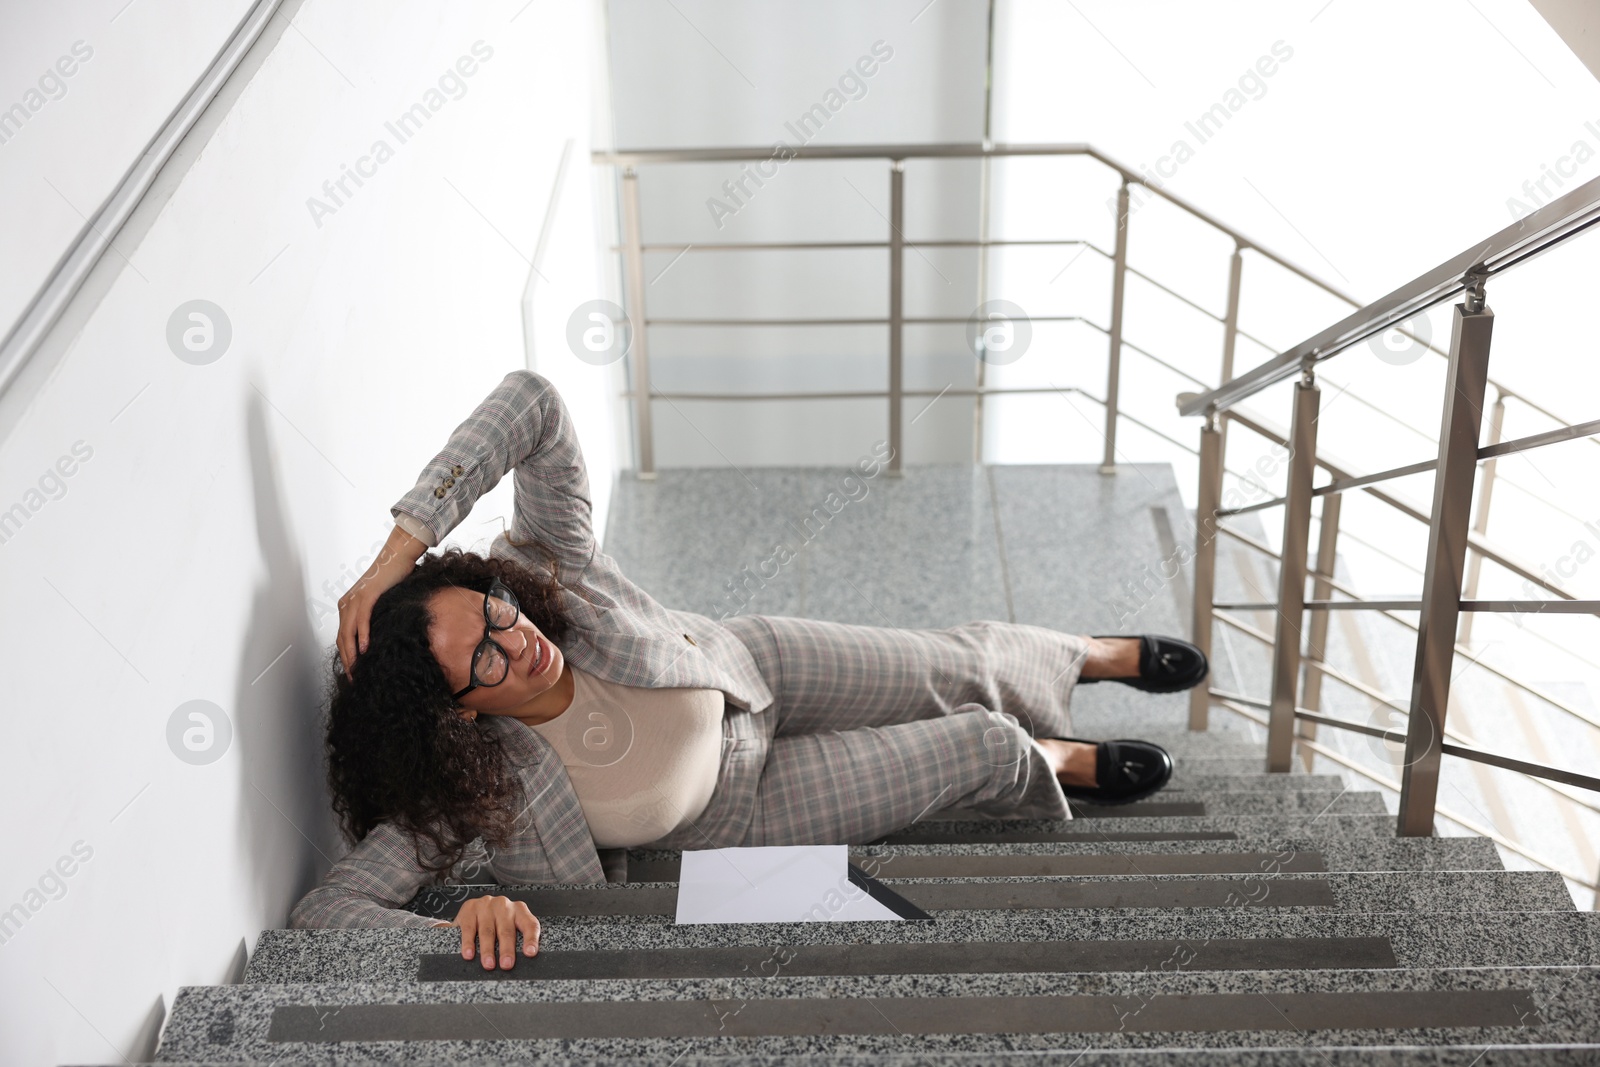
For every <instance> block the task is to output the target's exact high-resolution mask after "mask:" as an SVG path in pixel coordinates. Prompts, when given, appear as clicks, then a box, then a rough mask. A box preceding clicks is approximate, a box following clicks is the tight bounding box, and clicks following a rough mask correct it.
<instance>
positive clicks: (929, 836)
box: [867, 823, 1239, 845]
mask: <svg viewBox="0 0 1600 1067" xmlns="http://www.w3.org/2000/svg"><path fill="white" fill-rule="evenodd" d="M959 825H961V824H951V823H945V824H944V825H943V826H927V827H918V828H917V829H915V830H913V831H902V832H900V833H894V834H889V835H888V836H887V837H880V838H878V839H877V840H876V841H869V842H867V843H868V844H871V845H996V844H1005V843H1007V842H1011V841H1016V842H1027V841H1035V842H1062V843H1064V844H1071V843H1073V842H1085V843H1088V844H1101V843H1104V844H1115V843H1117V842H1131V841H1237V840H1239V835H1238V834H1236V833H1233V832H1232V831H1213V830H1189V831H1185V830H1174V831H1172V832H1170V833H1167V832H1163V831H1160V830H1142V831H1136V832H1133V833H1124V832H1121V831H1118V830H1106V831H1103V832H1102V831H1099V830H1033V829H1026V830H1024V829H1018V830H1005V829H996V830H994V831H993V832H988V833H984V832H973V831H971V830H962V829H954V828H952V829H945V828H944V827H945V826H950V827H954V826H959Z"/></svg>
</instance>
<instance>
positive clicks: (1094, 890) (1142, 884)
mask: <svg viewBox="0 0 1600 1067" xmlns="http://www.w3.org/2000/svg"><path fill="white" fill-rule="evenodd" d="M893 888H894V890H895V892H897V893H899V894H900V895H901V896H903V897H905V899H906V900H908V901H910V902H911V903H912V904H915V905H916V906H917V907H919V908H922V909H923V910H925V911H930V912H936V911H957V910H959V911H995V910H1010V909H1019V910H1027V909H1038V908H1233V907H1262V908H1335V907H1338V906H1339V901H1338V899H1337V898H1336V897H1335V896H1334V894H1333V886H1332V885H1330V884H1329V883H1328V881H1327V880H1326V879H1322V878H1282V879H1272V880H1270V881H1269V880H1267V879H1264V878H1245V879H1241V878H1226V879H1224V878H1195V879H1183V880H1162V881H1137V880H1122V879H1119V880H1116V881H1106V882H1059V881H1053V880H1052V881H1048V882H1005V881H984V882H897V883H895V885H894V887H893ZM500 895H502V896H507V897H510V898H511V899H512V900H520V901H522V902H523V903H525V904H527V905H528V909H529V910H530V911H532V912H533V913H534V914H535V915H537V916H539V917H540V918H558V917H562V916H574V915H616V916H622V915H675V914H677V910H678V887H677V885H676V884H672V883H667V884H664V885H663V886H662V887H660V888H656V887H652V886H642V887H639V888H630V887H615V888H612V887H601V888H594V889H534V888H525V887H501V894H500ZM460 906H461V898H460V896H459V895H457V894H451V893H426V894H423V895H421V896H419V897H418V899H417V902H416V906H415V909H414V910H416V911H417V912H418V913H419V914H422V915H428V916H433V917H439V918H450V917H453V916H454V915H455V913H456V911H457V910H458V909H459V908H460ZM804 918H805V917H804V916H802V915H797V916H795V921H796V922H801V921H803V920H804Z"/></svg>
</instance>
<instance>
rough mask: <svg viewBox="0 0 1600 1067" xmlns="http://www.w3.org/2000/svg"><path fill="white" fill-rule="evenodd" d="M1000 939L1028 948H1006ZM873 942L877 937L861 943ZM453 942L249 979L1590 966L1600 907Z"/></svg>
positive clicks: (290, 956) (292, 958)
mask: <svg viewBox="0 0 1600 1067" xmlns="http://www.w3.org/2000/svg"><path fill="white" fill-rule="evenodd" d="M1363 939H1365V940H1363ZM995 945H1001V946H1020V947H1018V948H1012V949H1006V950H1004V951H1002V950H1000V949H993V948H992V946H995ZM870 946H879V947H880V948H881V950H882V951H879V950H878V949H873V950H872V951H867V949H868V947H870ZM919 946H921V947H926V946H935V948H933V949H930V950H929V951H928V952H927V953H923V954H919V952H918V951H913V950H914V949H917V948H918V947H919ZM951 946H956V947H955V948H952V947H951ZM459 947H460V934H459V933H458V932H457V931H455V930H267V931H263V933H262V935H261V938H260V940H258V941H257V943H256V947H255V953H254V955H253V956H252V957H251V959H250V962H249V965H248V967H247V968H246V971H245V975H244V981H245V982H249V983H288V982H391V983H393V982H399V983H404V982H413V981H420V980H425V979H426V980H442V979H445V978H449V979H452V980H455V979H470V980H478V979H485V980H488V979H495V980H499V979H505V978H507V977H508V976H509V978H510V979H513V980H534V979H538V980H551V979H554V978H571V977H579V976H582V977H590V978H623V977H631V978H718V977H723V978H739V977H748V976H750V975H752V974H753V975H756V976H762V975H772V974H774V973H783V974H789V975H796V974H812V975H815V974H841V975H842V974H887V973H917V974H943V973H949V974H971V973H982V972H993V971H996V970H1010V971H1017V972H1024V971H1046V970H1048V971H1059V972H1062V973H1070V972H1104V971H1141V970H1150V969H1156V970H1160V969H1163V968H1162V967H1161V964H1162V963H1163V962H1166V963H1167V966H1166V968H1165V969H1168V970H1170V969H1174V968H1179V965H1180V964H1181V969H1182V970H1184V971H1187V972H1195V971H1204V970H1238V969H1247V970H1256V969H1262V968H1264V967H1267V966H1268V964H1267V963H1266V962H1264V961H1265V960H1266V959H1271V960H1272V962H1271V964H1270V967H1271V969H1280V970H1293V969H1302V970H1311V969H1322V968H1329V967H1338V966H1360V967H1378V966H1384V967H1388V966H1396V967H1411V968H1415V967H1449V966H1457V967H1521V966H1540V965H1543V966H1555V965H1585V964H1588V965H1594V964H1600V914H1596V913H1594V912H1578V911H1553V912H1504V913H1500V914H1495V915H1485V914H1484V913H1482V912H1450V913H1438V912H1424V913H1418V912H1380V913H1360V912H1358V913H1349V912H1345V913H1326V912H1298V911H1297V912H1278V913H1265V912H1262V911H1260V910H1252V911H1248V912H1242V911H1229V912H1225V913H1219V912H1215V911H1206V912H1170V913H1161V914H1152V913H1144V914H1140V915H1127V914H1116V913H1112V914H1098V915H1082V914H1070V913H1062V912H1052V913H1046V914H1032V915H1028V916H1026V917H1025V918H1023V919H1021V920H1020V921H1019V919H1018V917H1017V916H1015V915H1004V914H1001V915H996V914H992V913H988V914H986V913H973V914H967V915H951V916H940V917H939V920H938V921H937V922H934V923H912V922H907V923H874V922H867V923H821V922H812V923H748V924H738V925H732V926H720V925H689V926H679V925H676V924H674V923H670V922H666V923H650V924H634V925H629V926H626V927H617V926H610V925H602V924H584V925H571V924H568V925H561V926H552V927H550V928H549V929H547V930H545V931H544V932H543V934H542V935H541V939H540V954H539V955H538V956H537V957H535V958H533V959H531V960H529V959H526V958H523V959H518V961H517V964H516V966H515V967H514V968H512V970H511V971H509V972H506V971H499V970H495V971H484V970H483V967H482V965H481V964H479V963H477V962H476V961H463V960H462V959H461V957H460V952H459ZM1008 952H1009V953H1010V954H1009V955H1007V954H1006V953H1008ZM1383 953H1387V954H1388V955H1387V957H1386V958H1385V957H1383V956H1382V955H1381V954H1383ZM425 956H426V957H429V960H428V963H427V967H428V970H426V971H424V970H422V969H421V968H422V966H423V963H422V958H423V957H425ZM774 958H775V959H777V960H779V961H781V966H778V965H776V964H775V963H774V962H771V960H772V959H774ZM1363 958H1364V959H1365V961H1366V962H1354V961H1357V960H1361V959H1363ZM1169 959H1171V960H1173V961H1174V962H1167V961H1168V960H1169ZM1374 959H1383V960H1385V961H1384V962H1373V961H1374ZM1252 960H1255V961H1256V962H1254V963H1252ZM763 964H765V966H763Z"/></svg>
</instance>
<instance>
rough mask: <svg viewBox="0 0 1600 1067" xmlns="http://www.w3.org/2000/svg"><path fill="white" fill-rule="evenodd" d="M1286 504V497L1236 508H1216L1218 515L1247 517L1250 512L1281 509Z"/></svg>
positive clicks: (1276, 497)
mask: <svg viewBox="0 0 1600 1067" xmlns="http://www.w3.org/2000/svg"><path fill="white" fill-rule="evenodd" d="M1286 503H1288V499H1287V498H1286V497H1281V496H1275V497H1273V498H1272V499H1271V500H1262V501H1259V502H1258V503H1255V504H1246V505H1244V506H1243V507H1238V508H1218V509H1217V514H1218V515H1247V514H1249V513H1250V512H1252V511H1265V510H1266V509H1267V508H1277V507H1282V506H1283V505H1284V504H1286Z"/></svg>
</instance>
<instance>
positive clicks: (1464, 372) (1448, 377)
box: [1398, 271, 1494, 837]
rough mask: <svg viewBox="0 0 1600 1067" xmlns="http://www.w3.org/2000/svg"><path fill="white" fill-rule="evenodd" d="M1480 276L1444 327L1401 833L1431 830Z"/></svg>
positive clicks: (1472, 450)
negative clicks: (1444, 359)
mask: <svg viewBox="0 0 1600 1067" xmlns="http://www.w3.org/2000/svg"><path fill="white" fill-rule="evenodd" d="M1483 279H1484V275H1482V274H1481V273H1478V272H1476V271H1472V272H1468V275H1467V290H1466V299H1465V300H1464V301H1463V302H1462V303H1460V304H1457V305H1456V306H1455V317H1454V324H1453V326H1452V328H1451V331H1450V364H1449V368H1448V370H1447V371H1446V372H1445V393H1444V396H1445V401H1444V415H1443V421H1442V422H1441V424H1440V427H1439V466H1438V468H1437V469H1436V471H1435V473H1434V480H1433V512H1432V521H1431V522H1430V523H1429V525H1428V555H1427V569H1426V570H1425V571H1424V573H1423V578H1422V610H1421V613H1420V615H1419V617H1418V619H1417V659H1416V667H1415V669H1414V670H1413V671H1412V680H1411V714H1410V718H1409V719H1408V721H1407V723H1406V754H1405V767H1404V769H1403V770H1402V772H1401V777H1400V819H1399V827H1398V833H1399V834H1400V836H1402V837H1428V836H1430V835H1432V833H1433V811H1434V805H1435V803H1436V801H1437V798H1438V794H1439V763H1440V758H1441V756H1442V755H1443V750H1442V749H1441V747H1440V746H1441V744H1442V743H1443V741H1444V725H1445V715H1446V712H1447V711H1448V710H1449V707H1450V674H1451V670H1452V668H1453V666H1454V661H1455V642H1456V624H1457V621H1458V620H1459V617H1460V614H1461V584H1462V578H1463V572H1464V570H1465V567H1466V557H1467V529H1468V522H1469V519H1470V514H1471V511H1472V486H1473V482H1474V480H1475V479H1476V477H1477V473H1478V435H1479V433H1480V431H1481V430H1482V420H1483V399H1484V393H1485V392H1486V390H1487V387H1488V379H1489V339H1490V336H1491V334H1492V333H1493V331H1494V312H1492V311H1490V310H1489V308H1488V306H1487V305H1486V304H1485V303H1484V296H1483Z"/></svg>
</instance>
